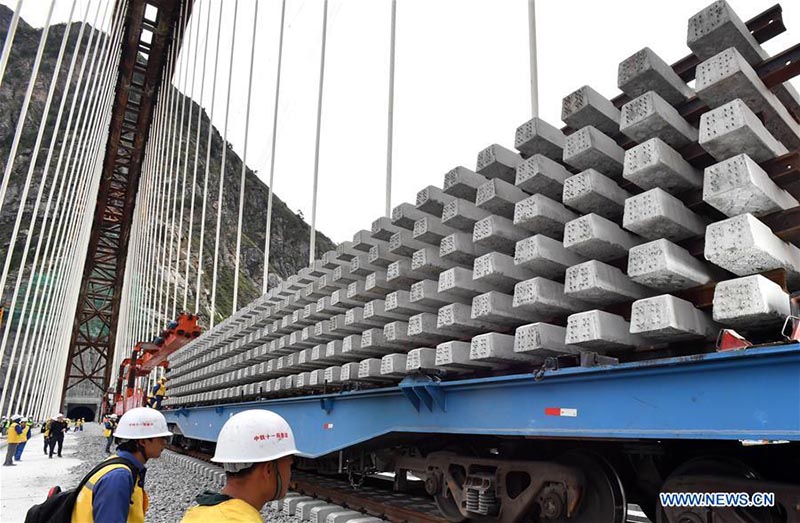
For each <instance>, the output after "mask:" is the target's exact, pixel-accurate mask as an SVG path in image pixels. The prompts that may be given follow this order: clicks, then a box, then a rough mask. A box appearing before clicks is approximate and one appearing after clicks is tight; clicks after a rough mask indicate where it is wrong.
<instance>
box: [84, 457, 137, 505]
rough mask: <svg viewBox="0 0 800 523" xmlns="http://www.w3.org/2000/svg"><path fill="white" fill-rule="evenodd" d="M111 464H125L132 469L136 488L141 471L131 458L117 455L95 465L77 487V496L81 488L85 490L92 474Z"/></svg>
mask: <svg viewBox="0 0 800 523" xmlns="http://www.w3.org/2000/svg"><path fill="white" fill-rule="evenodd" d="M109 465H124V466H125V467H127V468H128V469H130V471H131V475H132V476H133V488H136V482H137V481H139V471H138V470H137V469H136V465H134V464H133V463H132V462H131V460H129V459H125V458H121V457H119V456H116V457H113V458H110V459H107V460H105V461H102V462H100V463H99V464H98V465H97V466H95V467H94V468H93V469H92V470H90V471H89V473H88V474H86V475H85V476H84V477H83V479H82V480H81V482H80V483H79V484H78V486H77V487H75V495H76V496H77V495H78V494H80V492H81V490H83V487H85V486H86V484H87V483H88V482H89V480H90V479H91V478H92V476H94V475H95V474H97V473H98V472H100V471H101V470H102V469H104V468H106V467H107V466H109Z"/></svg>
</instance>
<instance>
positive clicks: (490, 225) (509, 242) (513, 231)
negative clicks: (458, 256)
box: [440, 215, 530, 255]
mask: <svg viewBox="0 0 800 523" xmlns="http://www.w3.org/2000/svg"><path fill="white" fill-rule="evenodd" d="M529 235H530V233H529V232H528V231H526V230H525V229H521V228H519V227H517V226H515V225H514V222H512V221H511V220H509V219H508V218H503V217H502V216H497V215H491V216H488V217H486V218H484V219H483V220H481V221H479V222H477V223H475V229H474V230H473V232H472V241H473V243H475V245H477V246H480V247H483V248H485V249H487V250H489V251H498V252H502V253H505V254H509V255H511V254H514V247H515V246H516V245H517V242H518V241H520V240H524V239H525V238H527V237H528V236H529ZM440 252H441V246H440Z"/></svg>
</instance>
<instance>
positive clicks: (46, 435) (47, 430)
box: [42, 418, 53, 455]
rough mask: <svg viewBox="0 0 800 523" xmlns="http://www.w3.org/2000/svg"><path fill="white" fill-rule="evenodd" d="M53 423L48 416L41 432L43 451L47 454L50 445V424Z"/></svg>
mask: <svg viewBox="0 0 800 523" xmlns="http://www.w3.org/2000/svg"><path fill="white" fill-rule="evenodd" d="M52 423H53V418H50V419H49V420H47V421H46V422H45V423H44V427H43V428H42V432H43V433H44V453H45V455H47V449H48V447H50V425H52Z"/></svg>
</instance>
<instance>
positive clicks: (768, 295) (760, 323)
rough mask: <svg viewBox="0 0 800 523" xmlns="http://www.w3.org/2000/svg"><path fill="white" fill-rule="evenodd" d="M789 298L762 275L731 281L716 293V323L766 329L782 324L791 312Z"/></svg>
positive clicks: (721, 286) (722, 283) (718, 285)
mask: <svg viewBox="0 0 800 523" xmlns="http://www.w3.org/2000/svg"><path fill="white" fill-rule="evenodd" d="M790 309H791V307H790V305H789V295H788V294H786V293H785V292H784V291H783V289H781V287H780V285H778V284H777V283H775V282H773V281H771V280H768V279H767V278H765V277H764V276H761V275H760V274H756V275H753V276H746V277H744V278H736V279H734V280H727V281H723V282H720V283H718V284H717V286H716V288H715V289H714V304H713V315H714V321H718V322H720V323H722V324H724V325H732V326H735V327H746V328H763V327H768V326H775V325H778V324H780V323H782V322H783V321H784V320H785V319H786V316H788V315H789V314H790V313H791V312H790Z"/></svg>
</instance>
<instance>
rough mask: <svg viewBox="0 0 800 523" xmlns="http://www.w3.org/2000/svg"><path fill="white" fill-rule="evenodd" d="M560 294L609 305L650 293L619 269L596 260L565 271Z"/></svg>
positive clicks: (642, 296) (636, 298)
mask: <svg viewBox="0 0 800 523" xmlns="http://www.w3.org/2000/svg"><path fill="white" fill-rule="evenodd" d="M564 294H565V295H567V296H569V297H572V298H577V299H579V300H583V301H585V302H587V303H592V304H596V305H610V304H613V303H620V302H626V301H632V300H638V299H640V298H644V297H645V296H648V295H649V294H650V291H649V290H648V289H647V288H646V287H643V286H641V285H639V284H637V283H635V282H633V281H632V280H631V279H630V278H629V277H628V276H626V275H625V274H624V273H623V272H622V271H621V270H619V269H617V268H616V267H612V266H611V265H606V264H605V263H603V262H599V261H597V260H590V261H587V262H584V263H581V264H580V265H575V266H573V267H570V268H569V269H567V272H566V277H565V278H564Z"/></svg>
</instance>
